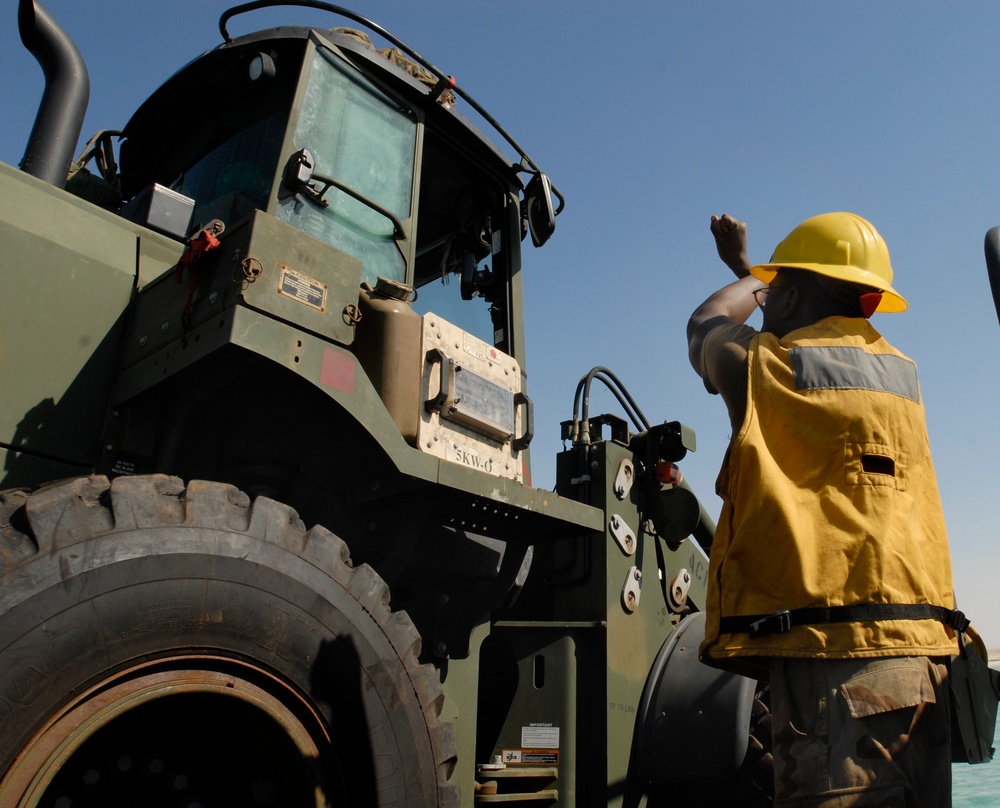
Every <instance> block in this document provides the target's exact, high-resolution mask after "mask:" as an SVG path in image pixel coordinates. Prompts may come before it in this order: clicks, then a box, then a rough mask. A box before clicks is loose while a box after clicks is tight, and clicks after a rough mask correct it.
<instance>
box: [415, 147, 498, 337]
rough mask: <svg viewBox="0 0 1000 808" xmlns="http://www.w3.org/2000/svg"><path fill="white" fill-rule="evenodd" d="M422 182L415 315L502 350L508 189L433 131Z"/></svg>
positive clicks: (424, 154)
mask: <svg viewBox="0 0 1000 808" xmlns="http://www.w3.org/2000/svg"><path fill="white" fill-rule="evenodd" d="M420 182H421V185H420V214H419V221H418V226H417V258H416V267H415V272H414V285H415V286H416V287H417V289H418V293H419V294H418V297H417V300H416V302H415V303H414V308H415V309H416V310H417V311H419V312H420V313H421V314H426V313H427V312H429V311H433V312H434V313H435V314H437V315H439V316H441V317H443V318H444V319H446V320H448V321H449V322H451V323H453V324H454V325H457V326H458V327H459V328H461V329H462V330H463V331H468V332H469V333H471V334H475V335H476V336H477V337H479V338H480V339H481V340H483V341H484V342H487V343H489V344H491V345H500V344H502V343H503V342H504V339H505V336H504V334H503V333H498V332H502V331H503V325H502V321H503V314H502V310H503V309H504V307H505V298H506V293H507V283H506V280H507V274H508V268H507V256H506V250H505V246H506V244H505V237H504V229H505V227H506V226H507V221H506V220H507V216H506V213H505V210H504V203H505V197H504V194H503V189H502V187H501V186H500V184H499V183H498V182H497V181H496V180H495V179H492V178H491V177H490V176H489V175H488V174H487V173H486V172H484V171H483V170H482V169H481V168H480V167H478V166H477V165H476V164H475V163H473V162H472V161H471V160H469V159H468V158H467V157H465V156H464V155H462V154H461V153H460V152H458V151H457V150H456V149H454V148H453V147H451V146H450V145H448V144H447V143H446V142H445V141H444V140H443V139H442V138H441V137H439V136H437V135H436V134H435V133H434V132H432V131H430V130H428V131H427V133H426V136H425V138H424V150H423V164H422V166H421V180H420Z"/></svg>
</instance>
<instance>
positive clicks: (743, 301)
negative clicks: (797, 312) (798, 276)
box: [687, 213, 765, 378]
mask: <svg viewBox="0 0 1000 808" xmlns="http://www.w3.org/2000/svg"><path fill="white" fill-rule="evenodd" d="M711 230H712V235H713V236H715V246H716V249H717V250H718V252H719V258H721V259H722V261H723V263H724V264H725V265H726V266H728V267H729V268H730V269H731V270H732V272H733V274H734V275H736V277H737V278H738V279H739V280H737V281H735V282H734V283H731V284H729V285H728V286H724V287H722V288H721V289H719V291H717V292H715V293H714V294H712V295H711V296H710V297H709V298H708V299H707V300H706V301H705V302H704V303H702V304H701V305H700V306H698V308H697V309H695V310H694V313H693V314H692V315H691V318H690V319H689V320H688V326H687V338H688V358H689V360H690V362H691V366H692V367H693V368H694V369H695V372H696V373H697V374H698V375H699V376H701V377H702V378H704V376H705V373H704V368H703V367H702V360H701V356H702V344H703V343H704V340H705V336H706V335H707V334H708V333H709V332H710V331H711V330H712V329H713V328H715V327H717V326H720V325H725V324H727V323H730V322H732V323H744V322H746V320H747V318H748V317H749V316H750V315H751V314H753V311H754V309H755V308H756V305H757V304H756V301H755V300H754V298H753V293H754V291H755V290H757V289H760V288H761V287H762V286H764V285H765V284H764V283H762V282H761V281H759V280H757V279H756V278H754V277H753V276H752V275H751V274H750V266H751V264H750V259H749V258H748V257H747V226H746V223H745V222H741V221H739V220H738V219H734V218H733V217H732V216H730V215H729V214H728V213H725V214H723V215H722V216H721V217H719V216H712V223H711Z"/></svg>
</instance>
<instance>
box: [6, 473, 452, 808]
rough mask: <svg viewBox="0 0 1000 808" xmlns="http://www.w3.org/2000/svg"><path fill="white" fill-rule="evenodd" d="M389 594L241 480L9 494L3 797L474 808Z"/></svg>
mask: <svg viewBox="0 0 1000 808" xmlns="http://www.w3.org/2000/svg"><path fill="white" fill-rule="evenodd" d="M388 601H389V593H388V589H387V587H386V585H385V584H384V583H383V582H382V580H381V579H380V578H379V577H378V576H377V575H376V574H375V572H374V571H373V570H372V569H371V568H370V567H367V566H364V565H362V566H361V567H358V568H357V569H355V568H353V567H352V566H351V564H350V559H349V556H348V551H347V547H346V545H345V544H344V543H343V542H342V541H341V540H340V539H338V538H337V537H336V536H334V535H333V534H331V533H330V532H329V531H327V530H325V529H323V528H320V527H316V528H313V529H311V530H309V531H306V530H304V529H303V527H302V525H301V523H300V521H299V519H298V517H297V515H296V514H295V512H294V511H293V510H292V509H291V508H288V507H287V506H284V505H281V504H279V503H277V502H274V501H273V500H268V499H265V498H259V499H257V500H255V501H253V502H250V500H249V499H248V498H247V497H246V495H244V494H243V493H242V492H240V491H238V490H237V489H235V488H233V487H232V486H228V485H223V484H219V483H211V482H200V481H194V482H191V483H190V484H188V485H187V486H186V487H185V486H184V484H183V483H182V482H181V481H180V480H179V479H177V478H174V477H167V476H163V475H153V476H147V477H121V478H117V479H116V480H114V481H113V482H111V483H109V482H108V481H107V479H105V478H103V477H90V478H79V479H74V480H70V481H67V482H64V483H59V484H54V485H50V486H48V487H46V488H43V489H41V490H39V491H37V492H35V493H33V494H31V495H30V496H29V495H28V494H27V493H26V492H21V491H14V492H8V493H6V494H3V495H0V773H2V774H0V805H4V806H53V808H62V806H66V808H76V806H80V805H91V804H102V805H103V804H119V803H127V804H143V805H148V806H157V805H164V806H166V805H170V806H173V805H184V806H188V805H199V806H201V807H202V808H213V807H214V806H221V805H237V804H238V805H251V806H260V807H261V808H266V806H279V805H280V806H295V807H297V806H308V808H315V807H316V806H326V805H341V804H343V805H388V804H392V805H405V806H444V805H457V804H458V791H457V788H456V787H454V786H452V785H450V784H449V783H448V778H449V776H450V774H451V771H452V768H453V767H454V763H455V759H456V756H457V753H456V748H455V743H454V737H453V734H452V731H451V727H450V726H449V725H446V724H442V723H440V722H439V720H438V714H439V712H440V708H441V703H442V700H443V696H442V691H441V686H440V683H439V681H438V677H437V674H436V671H435V670H434V668H433V667H432V666H428V665H423V666H422V665H420V664H419V662H418V660H417V655H418V654H419V651H420V637H419V634H418V633H417V631H416V629H415V628H414V626H413V624H412V622H411V621H410V620H409V618H408V617H407V616H406V614H405V613H403V612H399V613H393V612H391V611H390V609H389V607H388Z"/></svg>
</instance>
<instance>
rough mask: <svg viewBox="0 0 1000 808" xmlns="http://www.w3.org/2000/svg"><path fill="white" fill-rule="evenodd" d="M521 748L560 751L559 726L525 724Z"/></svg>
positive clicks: (551, 724) (522, 728)
mask: <svg viewBox="0 0 1000 808" xmlns="http://www.w3.org/2000/svg"><path fill="white" fill-rule="evenodd" d="M521 746H522V747H523V748H525V749H558V748H559V725H558V724H553V723H551V722H548V723H543V722H538V723H532V724H523V725H522V726H521Z"/></svg>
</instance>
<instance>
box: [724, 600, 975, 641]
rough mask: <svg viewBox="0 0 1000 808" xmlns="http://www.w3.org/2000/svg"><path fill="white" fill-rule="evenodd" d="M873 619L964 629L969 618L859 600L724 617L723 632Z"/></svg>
mask: <svg viewBox="0 0 1000 808" xmlns="http://www.w3.org/2000/svg"><path fill="white" fill-rule="evenodd" d="M872 620H937V621H939V622H941V623H944V624H945V625H946V626H951V627H952V628H953V629H955V630H956V631H965V630H966V629H967V628H968V627H969V621H968V619H967V618H966V617H965V615H964V614H962V612H960V611H959V610H958V609H946V608H945V607H944V606H932V605H931V604H929V603H859V604H856V605H854V606H819V607H815V608H809V609H791V610H789V609H784V610H782V611H780V612H774V613H773V614H748V615H739V616H736V617H723V618H722V619H721V620H720V621H719V629H720V633H722V634H740V633H743V634H749V635H750V639H755V638H756V637H762V636H764V635H765V634H783V633H784V632H786V631H790V630H791V628H792V626H806V625H822V624H824V623H860V622H868V621H872Z"/></svg>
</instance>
